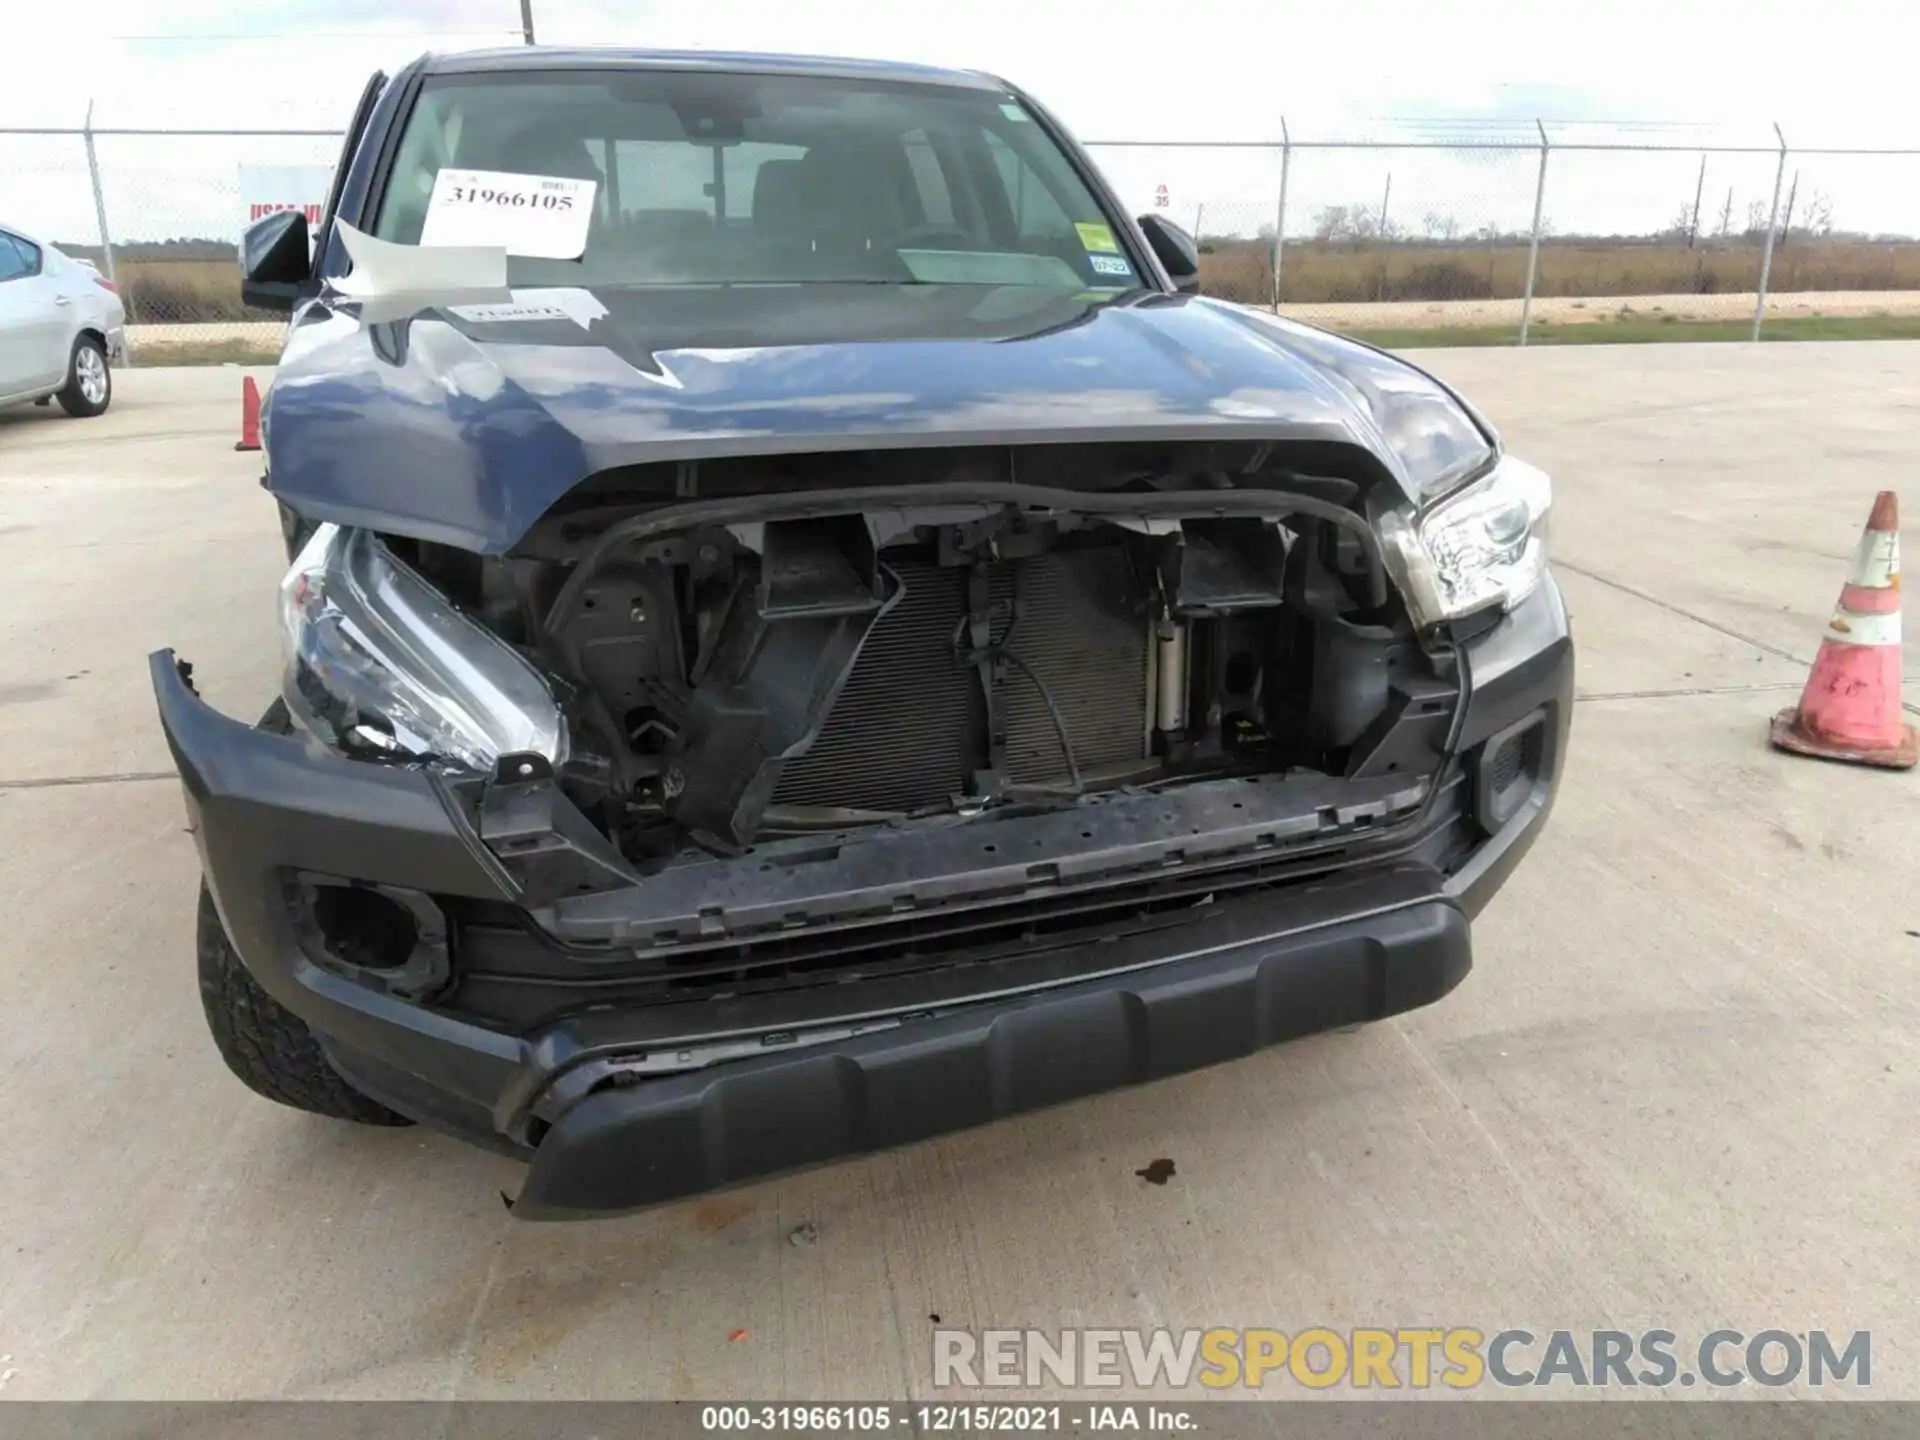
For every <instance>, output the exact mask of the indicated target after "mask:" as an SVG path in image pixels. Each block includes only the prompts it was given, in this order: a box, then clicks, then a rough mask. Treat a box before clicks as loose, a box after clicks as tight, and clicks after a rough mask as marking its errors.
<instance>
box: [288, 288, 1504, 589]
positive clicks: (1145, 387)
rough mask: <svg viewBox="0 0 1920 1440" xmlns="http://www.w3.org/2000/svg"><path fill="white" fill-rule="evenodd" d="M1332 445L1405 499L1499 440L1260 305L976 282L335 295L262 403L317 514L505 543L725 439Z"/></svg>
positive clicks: (1360, 355) (1479, 460)
mask: <svg viewBox="0 0 1920 1440" xmlns="http://www.w3.org/2000/svg"><path fill="white" fill-rule="evenodd" d="M1228 437H1231V438H1258V439H1272V440H1315V441H1332V442H1338V443H1344V444H1351V445H1356V446H1359V447H1361V448H1362V449H1364V450H1365V451H1367V452H1368V453H1369V454H1371V455H1372V456H1374V457H1375V459H1377V460H1378V462H1379V463H1380V465H1381V466H1383V467H1384V468H1385V470H1386V471H1387V472H1388V473H1389V474H1390V475H1392V476H1393V478H1394V479H1395V480H1396V481H1397V482H1398V484H1399V485H1400V486H1401V488H1402V489H1403V490H1404V491H1405V493H1406V494H1407V495H1408V496H1409V497H1417V496H1418V495H1420V494H1421V493H1422V492H1423V491H1424V492H1426V493H1432V492H1433V490H1435V489H1436V488H1438V487H1439V486H1441V485H1444V484H1447V483H1451V482H1452V481H1453V480H1455V479H1458V478H1459V477H1460V476H1462V475H1464V474H1467V473H1469V472H1470V471H1472V470H1474V469H1476V468H1478V467H1479V466H1480V465H1481V464H1483V463H1484V462H1485V461H1486V459H1487V458H1488V456H1489V455H1490V454H1491V452H1492V450H1493V448H1494V445H1495V443H1496V442H1495V441H1494V438H1493V437H1492V435H1491V434H1490V433H1489V432H1487V431H1486V429H1485V426H1484V424H1483V423H1481V422H1479V421H1478V420H1477V418H1476V417H1474V416H1473V415H1472V414H1471V412H1470V411H1468V410H1467V409H1466V408H1465V407H1464V406H1463V405H1462V404H1461V403H1460V402H1459V401H1458V400H1457V399H1456V398H1455V397H1453V396H1452V395H1451V394H1450V393H1449V392H1448V391H1446V390H1445V389H1444V388H1443V387H1441V386H1440V385H1439V384H1438V382H1436V381H1434V380H1432V379H1431V378H1430V377H1428V376H1426V375H1425V374H1424V373H1422V372H1421V371H1419V370H1417V369H1415V368H1414V367H1412V366H1410V365H1407V364H1405V363H1404V362H1402V361H1399V360H1397V359H1394V358H1393V357H1390V356H1386V355H1383V354H1381V353H1379V352H1377V351H1374V350H1370V349H1368V348H1366V347H1365V346H1362V345H1357V344H1354V343H1353V342H1350V341H1346V340H1342V339H1340V338H1339V337H1337V336H1332V335H1328V334H1326V333H1324V332H1321V331H1317V330H1313V329H1311V328H1309V327H1306V326H1301V325H1295V324H1293V323H1291V322H1288V321H1285V320H1279V319H1275V318H1274V317H1272V316H1267V315H1261V314H1257V313H1255V312H1253V311H1250V310H1245V309H1242V308H1240V307H1238V306H1232V305H1226V304H1221V303H1219V302H1216V301H1210V300H1203V299H1196V298H1192V297H1186V296H1168V295H1148V294H1141V293H1136V294H1134V295H1133V296H1131V297H1126V298H1122V299H1119V300H1115V299H1113V298H1111V297H1108V296H1103V295H1098V294H1097V293H1093V292H1088V293H1083V294H1062V293H1057V292H1050V291H1036V290H1031V289H1016V288H1012V287H1008V288H983V287H980V286H942V285H925V286H893V285H889V286H841V285H803V286H734V287H700V288H688V289H646V288H632V289H620V288H609V289H603V290H597V291H586V290H522V291H517V292H515V294H514V297H513V300H512V301H511V302H510V303H504V304H483V305H453V306H435V307H428V308H423V309H421V310H419V311H417V312H415V313H411V314H408V315H406V316H405V317H404V318H400V319H383V320H378V321H372V322H370V321H369V320H368V318H367V317H366V316H364V315H363V314H361V313H360V312H359V307H357V306H355V305H352V304H343V303H333V304H327V303H316V304H315V305H313V306H311V307H309V308H308V309H307V310H306V311H305V312H304V313H303V314H302V315H301V316H300V317H299V319H298V320H297V321H296V323H295V326H294V328H293V331H292V332H291V334H290V336H289V339H288V344H287V348H286V352H285V354H284V355H283V356H282V359H281V363H280V368H279V370H278V372H277V375H276V378H275V380H274V383H273V386H272V389H271V390H270V392H269V395H268V400H267V411H266V446H267V456H268V463H269V481H268V484H269V488H270V489H271V490H272V491H273V492H274V493H275V494H277V495H278V496H280V497H281V498H282V499H284V500H285V501H287V502H288V503H289V504H290V505H292V506H293V508H295V509H296V510H298V511H300V512H301V513H303V514H305V515H308V516H310V517H312V518H315V519H324V520H336V521H339V522H341V523H343V524H351V525H366V526H371V527H374V528H376V529H379V530H383V531H388V532H392V533H398V534H406V535H413V536H417V537H419V538H422V539H429V540H439V541H443V542H445V543H448V544H453V545H458V546H461V547H463V548H466V549H471V550H477V551H482V552H495V553H497V552H500V551H504V550H507V549H509V548H511V547H512V545H513V544H514V543H515V542H516V541H517V540H518V539H519V538H520V537H521V536H522V535H524V534H525V533H526V531H527V530H528V529H529V528H530V527H531V526H532V525H533V523H534V522H535V521H536V520H538V519H539V517H540V516H541V515H542V514H543V513H545V511H546V510H547V509H548V508H549V507H550V506H552V505H553V504H554V502H555V501H557V500H559V499H560V498H561V497H562V496H563V495H564V494H565V493H566V492H567V491H568V490H570V489H571V488H572V487H573V486H575V485H577V484H579V483H580V482H581V481H583V480H585V479H586V478H587V477H589V476H590V475H593V474H595V473H596V472H599V471H602V470H605V469H608V468H610V467H612V466H618V465H631V464H637V463H644V462H649V461H662V460H679V459H692V458H700V457H704V456H711V455H746V454H771V453H782V452H787V453H798V452H808V451H830V450H854V449H889V448H901V447H908V446H930V445H954V446H958V445H1013V444H1036V443H1047V442H1060V441H1085V440H1101V439H1112V440H1198V439H1211V438H1228Z"/></svg>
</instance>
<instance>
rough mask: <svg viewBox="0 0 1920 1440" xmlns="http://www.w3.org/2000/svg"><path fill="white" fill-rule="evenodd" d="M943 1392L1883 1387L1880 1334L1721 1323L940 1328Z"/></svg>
mask: <svg viewBox="0 0 1920 1440" xmlns="http://www.w3.org/2000/svg"><path fill="white" fill-rule="evenodd" d="M933 1383H934V1385H935V1386H936V1387H944V1386H962V1387H967V1388H978V1387H992V1386H1000V1385H1005V1386H1027V1387H1037V1386H1041V1385H1062V1386H1066V1387H1069V1388H1076V1389H1077V1388H1083V1387H1084V1388H1093V1389H1099V1388H1103V1387H1118V1386H1133V1387H1135V1388H1139V1389H1151V1388H1153V1387H1156V1386H1163V1385H1165V1386H1172V1387H1173V1388H1175V1389H1184V1388H1186V1387H1188V1386H1191V1385H1201V1386H1207V1387H1211V1388H1214V1389H1225V1388H1230V1387H1237V1388H1245V1389H1259V1388H1261V1387H1263V1386H1278V1385H1298V1386H1304V1387H1306V1388H1307V1389H1310V1390H1327V1389H1331V1388H1332V1387H1334V1386H1347V1387H1350V1388H1353V1389H1357V1390H1368V1389H1384V1390H1398V1389H1403V1388H1404V1389H1413V1390H1423V1389H1428V1388H1430V1387H1433V1386H1436V1385H1439V1386H1445V1387H1448V1388H1450V1389H1454V1390H1469V1389H1473V1388H1474V1387H1476V1386H1481V1385H1502V1386H1527V1387H1534V1388H1539V1387H1550V1388H1551V1387H1562V1388H1565V1387H1574V1388H1582V1387H1594V1386H1615V1387H1628V1388H1640V1387H1648V1386H1650V1387H1653V1388H1656V1389H1657V1388H1664V1387H1669V1386H1671V1387H1680V1388H1687V1387H1697V1386H1707V1387H1710V1388H1722V1389H1724V1388H1726V1387H1729V1386H1734V1385H1765V1386H1781V1385H1793V1384H1796V1383H1797V1384H1806V1385H1822V1386H1824V1385H1848V1386H1853V1387H1856V1388H1859V1389H1865V1388H1867V1387H1868V1386H1869V1385H1871V1384H1872V1383H1873V1334H1872V1332H1871V1331H1868V1330H1855V1331H1851V1332H1848V1333H1846V1334H1844V1335H1841V1334H1838V1333H1833V1332H1828V1331H1825V1330H1812V1331H1801V1332H1795V1331H1791V1330H1779V1329H1769V1330H1759V1331H1755V1332H1753V1333H1751V1334H1749V1333H1747V1332H1745V1331H1740V1330H1712V1331H1709V1332H1707V1333H1706V1334H1704V1335H1702V1336H1700V1337H1699V1338H1698V1339H1697V1340H1686V1339H1682V1338H1681V1337H1680V1336H1678V1335H1676V1334H1675V1333H1674V1332H1673V1331H1671V1330H1643V1331H1640V1332H1639V1333H1637V1334H1635V1333H1631V1332H1629V1331H1625V1330H1586V1331H1575V1330H1550V1331H1544V1332H1542V1333H1540V1334H1535V1333H1534V1332H1533V1331H1530V1330H1520V1329H1509V1330H1495V1331H1485V1330H1478V1329H1474V1328H1471V1327H1468V1326H1456V1327H1453V1328H1450V1329H1443V1328H1440V1327H1438V1326H1434V1327H1413V1328H1397V1329H1373V1328H1367V1327H1359V1328H1355V1329H1351V1330H1333V1329H1328V1328H1319V1327H1315V1328H1312V1329H1306V1330H1300V1331H1296V1332H1294V1333H1293V1334H1291V1335H1289V1334H1287V1333H1286V1332H1285V1331H1281V1330H1226V1329H1216V1330H1181V1331H1173V1330H1060V1331H1050V1330H983V1331H979V1332H974V1331H971V1330H935V1331H934V1332H933Z"/></svg>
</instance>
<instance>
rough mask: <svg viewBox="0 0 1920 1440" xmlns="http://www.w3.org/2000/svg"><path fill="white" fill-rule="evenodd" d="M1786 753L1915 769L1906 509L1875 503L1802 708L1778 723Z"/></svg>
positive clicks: (1887, 498)
mask: <svg viewBox="0 0 1920 1440" xmlns="http://www.w3.org/2000/svg"><path fill="white" fill-rule="evenodd" d="M1773 743H1774V744H1775V745H1776V746H1778V747H1779V748H1780V749H1782V750H1793V751H1796V752H1797V753H1799V754H1801V755H1817V756H1819V757H1820V758H1821V759H1823V760H1851V761H1853V762H1854V763H1855V764H1858V765H1884V766H1887V767H1888V768H1889V769H1894V770H1907V769H1911V768H1912V766H1913V763H1914V761H1915V759H1916V758H1920V757H1917V756H1916V753H1915V747H1914V737H1913V727H1912V726H1911V725H1908V724H1905V723H1904V722H1903V720H1902V719H1901V709H1900V502H1899V499H1898V498H1897V497H1896V496H1895V495H1894V493H1893V491H1891V490H1882V491H1881V492H1880V494H1879V497H1878V498H1877V499H1876V500H1875V501H1874V502H1873V514H1872V515H1871V516H1870V517H1869V518H1868V520H1867V529H1866V533H1865V534H1863V535H1862V536H1861V537H1860V548H1859V549H1858V550H1856V551H1855V552H1854V556H1853V569H1852V570H1851V571H1850V572H1848V575H1847V583H1846V586H1845V588H1844V589H1842V590H1841V592H1840V604H1839V605H1838V607H1836V608H1835V610H1834V612H1833V620H1832V621H1831V622H1830V623H1829V624H1828V626H1827V634H1826V638H1825V639H1823V640H1822V641H1821V642H1820V653H1819V654H1818V655H1817V656H1815V657H1814V661H1813V673H1812V674H1811V675H1809V676H1808V677H1807V688H1806V689H1805V690H1804V691H1802V692H1801V695H1800V704H1799V705H1798V706H1797V707H1796V708H1794V709H1792V710H1782V711H1781V712H1780V713H1779V714H1778V715H1776V716H1774V717H1773Z"/></svg>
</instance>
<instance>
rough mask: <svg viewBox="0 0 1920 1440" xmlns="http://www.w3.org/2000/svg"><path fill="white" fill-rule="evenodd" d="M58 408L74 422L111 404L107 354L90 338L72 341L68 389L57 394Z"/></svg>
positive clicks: (68, 361) (111, 389)
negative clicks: (75, 419) (70, 416)
mask: <svg viewBox="0 0 1920 1440" xmlns="http://www.w3.org/2000/svg"><path fill="white" fill-rule="evenodd" d="M53 398H54V399H56V400H58V401H59V402H60V408H61V409H62V410H64V411H66V412H67V414H69V415H72V416H74V417H75V418H77V419H81V420H85V419H88V418H89V417H91V416H94V415H98V414H100V413H101V412H102V411H103V410H105V409H106V408H107V406H108V405H109V404H111V403H112V401H113V371H112V370H111V369H109V368H108V366H107V352H106V350H105V348H104V347H103V346H102V345H101V344H100V342H99V341H98V340H96V339H94V338H93V337H92V336H91V335H82V336H80V337H79V339H77V340H75V341H74V342H73V354H72V355H71V356H69V357H68V358H67V386H66V388H65V389H64V390H62V391H60V392H59V393H58V394H56V395H55V396H54V397H53Z"/></svg>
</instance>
